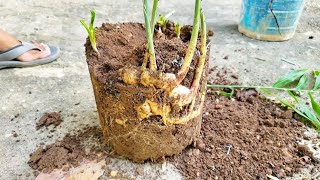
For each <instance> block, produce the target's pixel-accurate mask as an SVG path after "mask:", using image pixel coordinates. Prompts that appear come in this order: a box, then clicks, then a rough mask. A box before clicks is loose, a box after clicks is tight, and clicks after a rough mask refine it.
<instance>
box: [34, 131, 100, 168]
mask: <svg viewBox="0 0 320 180" xmlns="http://www.w3.org/2000/svg"><path fill="white" fill-rule="evenodd" d="M86 142H88V143H87V144H86ZM92 142H94V143H95V144H92ZM102 144H103V142H102V132H101V129H100V128H98V127H87V128H85V129H84V130H83V131H82V132H78V133H77V135H70V134H68V135H66V136H65V137H64V138H63V139H62V140H61V141H57V142H55V143H53V144H51V145H47V146H45V147H39V148H38V149H37V150H36V151H35V152H34V153H32V154H30V160H29V161H28V164H29V166H30V167H31V168H33V169H34V170H36V171H37V172H46V173H49V172H52V171H53V170H54V169H63V170H68V169H69V168H71V167H76V166H79V165H80V164H81V163H82V162H84V161H90V160H97V159H99V158H103V157H104V147H103V146H100V145H102ZM85 147H86V148H85Z"/></svg>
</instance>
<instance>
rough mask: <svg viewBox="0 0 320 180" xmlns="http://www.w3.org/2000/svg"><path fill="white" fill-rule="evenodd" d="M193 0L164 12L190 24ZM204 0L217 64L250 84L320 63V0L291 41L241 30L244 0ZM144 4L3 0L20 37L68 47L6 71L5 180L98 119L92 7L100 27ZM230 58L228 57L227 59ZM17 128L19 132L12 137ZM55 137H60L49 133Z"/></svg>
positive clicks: (27, 174)
mask: <svg viewBox="0 0 320 180" xmlns="http://www.w3.org/2000/svg"><path fill="white" fill-rule="evenodd" d="M193 2H194V1H192V0H185V1H183V3H181V2H180V1H161V3H160V12H165V13H166V12H169V11H171V10H173V9H174V10H176V13H175V15H174V17H173V18H174V19H175V20H177V19H179V21H180V22H181V23H182V24H187V23H188V24H190V23H191V22H192V15H193ZM203 3H204V10H205V12H206V15H207V22H208V26H209V27H210V28H212V29H213V30H214V31H215V36H214V38H213V41H212V43H213V45H212V51H211V65H212V66H218V68H222V67H227V68H228V69H230V70H231V71H232V72H234V73H237V74H239V80H240V82H242V83H243V84H250V85H253V84H255V85H269V84H271V83H272V82H274V80H275V79H276V78H277V77H278V76H279V75H281V74H284V73H286V72H287V71H289V70H290V69H298V68H310V69H316V68H318V69H319V67H320V66H319V64H320V58H319V57H320V0H309V1H307V4H306V8H305V11H304V13H303V15H302V18H301V21H300V25H299V27H298V30H297V33H296V34H295V36H294V37H293V38H292V39H291V40H290V41H286V42H262V41H256V40H251V39H249V38H247V37H245V36H243V35H241V34H239V33H238V31H237V23H238V21H239V13H240V4H241V1H240V0H229V1H224V0H207V1H204V2H203ZM141 4H142V3H141V0H136V1H126V0H117V1H116V2H114V1H104V0H94V1H75V0H64V1H60V0H42V1H36V0H15V1H9V0H7V1H5V0H0V25H1V28H3V29H5V30H7V31H9V32H11V33H12V34H14V35H16V36H17V37H18V38H19V39H20V40H23V41H29V40H37V41H44V42H48V43H52V44H57V45H59V46H60V47H61V50H62V53H61V57H60V58H59V59H58V61H56V62H54V63H51V64H48V65H44V66H38V67H33V68H22V69H18V68H17V69H4V70H0V124H1V127H0V179H1V180H11V179H34V177H33V174H32V169H31V168H30V167H29V166H28V165H27V161H28V158H29V154H30V153H31V152H33V151H34V150H35V148H36V145H39V144H40V143H42V142H44V143H45V144H50V143H53V142H54V141H55V140H57V139H60V138H62V137H63V136H64V135H65V134H66V133H68V132H74V131H76V130H77V129H82V128H83V127H84V126H85V125H86V124H90V125H98V119H97V118H98V117H97V112H96V107H95V101H94V97H93V91H92V87H91V82H90V78H89V74H88V70H87V65H86V62H85V56H84V46H83V44H84V41H85V38H86V32H85V30H84V28H83V27H82V26H81V25H80V23H79V20H80V19H85V20H88V19H89V11H90V9H92V8H94V9H96V12H97V19H96V20H97V23H96V25H97V26H100V25H101V23H102V22H128V21H134V22H137V21H138V22H142V20H143V19H142V6H141ZM309 36H314V39H309ZM225 56H228V60H225V59H223V58H224V57H225ZM257 58H258V59H263V61H261V60H258V59H257ZM281 59H286V60H288V61H290V62H292V63H294V64H295V65H292V64H289V63H287V62H284V61H282V60H281ZM78 103H80V104H78ZM76 104H78V105H76ZM51 111H61V114H62V117H63V119H64V122H63V123H62V124H61V125H60V126H59V128H57V131H56V132H53V133H49V131H44V132H41V131H35V123H36V121H37V120H38V119H39V117H41V116H42V115H43V113H45V112H51ZM71 114H77V116H76V117H74V116H71ZM13 131H15V132H17V134H18V137H13V136H12V134H13V133H12V132H13ZM48 135H53V137H52V138H47V136H48ZM112 166H113V168H114V169H115V170H119V169H122V171H124V172H125V171H127V172H130V171H133V170H134V169H135V168H144V169H145V172H148V173H146V175H144V176H139V178H140V179H180V178H181V176H180V175H179V174H178V173H177V171H176V170H175V169H174V168H173V167H172V166H171V165H166V166H164V165H144V166H143V165H136V164H132V163H130V162H128V161H122V160H117V159H114V160H113V163H112Z"/></svg>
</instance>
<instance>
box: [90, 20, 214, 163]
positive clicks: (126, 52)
mask: <svg viewBox="0 0 320 180" xmlns="http://www.w3.org/2000/svg"><path fill="white" fill-rule="evenodd" d="M166 29H167V30H166V31H164V32H163V33H161V34H160V33H157V32H156V33H155V38H154V45H155V54H156V61H157V67H158V71H159V72H163V73H177V72H178V70H179V69H180V67H181V65H182V63H183V61H184V56H185V53H186V51H187V48H188V44H189V39H190V37H191V30H192V29H191V28H190V26H185V27H182V29H181V38H177V37H176V35H175V33H174V27H173V23H168V26H167V28H166ZM96 39H97V48H98V50H99V53H100V58H97V56H96V54H95V52H94V51H93V50H92V48H91V45H90V42H89V40H87V43H86V44H85V46H86V56H87V63H88V67H89V71H90V77H91V81H92V84H93V89H94V93H95V99H96V103H97V108H98V112H99V120H100V124H101V126H102V130H103V134H104V138H105V141H106V143H107V144H108V145H109V146H110V147H111V148H112V149H113V150H114V152H115V153H116V154H118V155H120V156H122V157H126V158H128V159H131V160H133V161H135V162H144V161H145V160H148V159H151V160H153V161H158V160H159V161H161V160H163V159H164V157H165V156H171V155H173V154H178V153H180V152H181V151H182V150H183V149H184V148H185V147H186V146H187V145H190V144H191V143H192V141H193V140H194V139H195V138H196V137H197V136H199V133H200V126H201V114H199V115H198V116H196V117H195V118H193V119H191V120H190V121H189V122H188V123H187V124H185V125H173V126H165V125H164V123H163V119H162V117H161V116H156V115H153V116H150V117H147V118H145V119H143V120H140V119H139V118H138V114H137V110H136V108H137V107H139V106H141V105H142V104H144V103H145V102H146V100H148V101H149V100H150V101H152V102H156V103H157V104H161V106H162V105H164V104H165V103H167V102H166V101H167V99H169V97H168V95H167V94H166V93H165V92H164V90H162V89H158V88H155V87H146V86H142V85H127V84H125V83H124V82H123V81H122V79H121V78H120V73H119V70H120V69H121V68H123V67H134V68H138V71H140V68H141V65H142V63H143V59H144V55H145V51H146V38H145V28H144V26H143V25H142V24H139V23H121V24H103V25H102V27H100V28H97V31H96ZM199 47H200V44H198V46H197V48H198V49H199ZM208 54H209V52H208ZM199 56H200V52H199V50H196V52H195V55H194V58H193V61H192V64H191V67H190V71H189V72H188V74H187V76H186V78H185V79H184V80H183V82H182V85H184V86H187V87H190V86H191V83H192V81H193V78H194V71H195V67H196V65H197V62H198V60H199ZM208 57H209V56H207V58H206V63H205V70H204V72H203V74H202V79H201V84H200V88H199V92H198V93H197V95H196V100H195V105H194V109H195V110H196V109H201V108H202V104H203V103H201V98H202V94H203V92H205V90H206V77H207V73H208V71H207V70H208V68H207V67H208ZM188 109H189V105H187V106H184V107H182V108H180V107H173V105H172V111H171V113H170V116H173V117H176V118H180V117H182V116H185V115H187V114H188V112H189V111H188Z"/></svg>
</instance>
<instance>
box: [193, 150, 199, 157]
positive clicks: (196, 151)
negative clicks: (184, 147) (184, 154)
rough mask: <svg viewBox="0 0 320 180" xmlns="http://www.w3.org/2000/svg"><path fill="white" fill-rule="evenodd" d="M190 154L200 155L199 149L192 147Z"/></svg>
mask: <svg viewBox="0 0 320 180" xmlns="http://www.w3.org/2000/svg"><path fill="white" fill-rule="evenodd" d="M192 155H194V156H199V155H200V150H199V149H194V150H193V151H192Z"/></svg>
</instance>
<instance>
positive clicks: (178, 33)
mask: <svg viewBox="0 0 320 180" xmlns="http://www.w3.org/2000/svg"><path fill="white" fill-rule="evenodd" d="M174 31H175V32H176V34H177V37H178V38H180V31H181V26H180V23H179V22H178V23H177V24H175V26H174Z"/></svg>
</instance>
